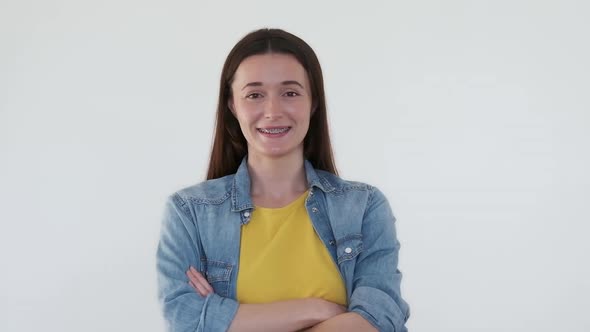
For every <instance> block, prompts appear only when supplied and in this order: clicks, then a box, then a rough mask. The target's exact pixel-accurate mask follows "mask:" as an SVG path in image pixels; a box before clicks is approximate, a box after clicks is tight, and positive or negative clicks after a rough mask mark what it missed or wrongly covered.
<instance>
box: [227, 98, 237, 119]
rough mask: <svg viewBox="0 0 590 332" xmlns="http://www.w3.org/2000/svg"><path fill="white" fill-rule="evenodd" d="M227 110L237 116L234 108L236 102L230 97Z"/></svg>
mask: <svg viewBox="0 0 590 332" xmlns="http://www.w3.org/2000/svg"><path fill="white" fill-rule="evenodd" d="M227 108H229V110H230V111H231V113H232V114H233V115H234V116H236V111H235V107H234V100H233V98H232V97H229V98H228V99H227Z"/></svg>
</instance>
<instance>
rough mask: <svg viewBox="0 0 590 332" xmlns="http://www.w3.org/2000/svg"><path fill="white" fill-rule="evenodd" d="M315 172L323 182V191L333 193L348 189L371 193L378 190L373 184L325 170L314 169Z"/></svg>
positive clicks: (336, 193) (340, 192) (344, 191)
mask: <svg viewBox="0 0 590 332" xmlns="http://www.w3.org/2000/svg"><path fill="white" fill-rule="evenodd" d="M316 173H317V175H318V177H319V178H320V181H321V182H322V183H323V184H324V188H325V191H326V192H329V193H333V194H335V195H338V194H342V193H346V192H348V191H366V192H367V193H372V192H374V191H375V190H378V189H377V188H376V187H375V186H373V185H370V184H368V183H365V182H360V181H353V180H349V179H345V178H341V177H340V176H338V175H336V174H333V173H330V172H327V171H322V170H316Z"/></svg>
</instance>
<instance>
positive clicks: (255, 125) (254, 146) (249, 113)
mask: <svg viewBox="0 0 590 332" xmlns="http://www.w3.org/2000/svg"><path fill="white" fill-rule="evenodd" d="M231 89H232V98H231V99H230V100H229V101H228V106H229V108H230V109H231V110H232V113H233V114H234V115H235V116H236V118H237V119H238V122H239V123H240V128H241V129H242V133H243V134H244V137H246V141H247V142H248V154H249V155H251V156H266V157H273V158H276V157H284V156H289V155H295V154H300V155H303V139H304V138H305V135H306V134H307V130H308V128H309V119H310V116H311V106H312V100H311V89H310V86H309V79H308V77H307V73H306V71H305V69H304V68H303V66H301V64H299V62H298V61H297V60H296V59H295V57H293V56H292V55H287V54H277V53H269V54H261V55H253V56H250V57H247V58H246V59H244V60H243V61H242V63H240V65H239V67H238V69H237V70H236V72H235V74H234V80H233V83H232V85H231Z"/></svg>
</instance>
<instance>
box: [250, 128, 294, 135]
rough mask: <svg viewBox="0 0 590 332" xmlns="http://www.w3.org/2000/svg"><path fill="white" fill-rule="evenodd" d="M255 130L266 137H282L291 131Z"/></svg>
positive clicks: (278, 129) (287, 129) (274, 129)
mask: <svg viewBox="0 0 590 332" xmlns="http://www.w3.org/2000/svg"><path fill="white" fill-rule="evenodd" d="M256 130H258V132H259V133H261V134H262V135H263V136H266V137H282V136H285V135H286V134H287V133H288V132H289V130H291V127H273V128H256Z"/></svg>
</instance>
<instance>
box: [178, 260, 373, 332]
mask: <svg viewBox="0 0 590 332" xmlns="http://www.w3.org/2000/svg"><path fill="white" fill-rule="evenodd" d="M186 275H187V277H188V278H189V284H190V285H191V286H192V287H193V289H194V290H195V291H196V292H197V293H198V294H199V295H200V296H202V297H206V296H207V295H209V294H211V293H214V290H213V287H211V285H210V284H209V282H207V279H205V277H203V275H201V273H199V271H197V270H196V269H195V268H194V267H192V266H191V267H190V269H189V270H188V271H186ZM261 326H264V330H265V331H281V332H283V331H309V332H322V331H325V332H327V331H342V332H346V331H375V332H377V329H375V327H373V325H371V324H370V323H369V322H368V321H367V320H365V319H364V318H363V317H362V316H361V315H359V314H357V313H354V312H347V310H346V308H345V307H343V306H341V305H339V304H336V303H332V302H329V301H325V300H323V299H318V298H307V299H300V300H288V301H280V302H273V303H264V304H240V306H239V307H238V312H237V313H236V316H235V318H234V320H233V321H232V323H231V325H230V327H229V331H230V332H236V331H260V329H261Z"/></svg>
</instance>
